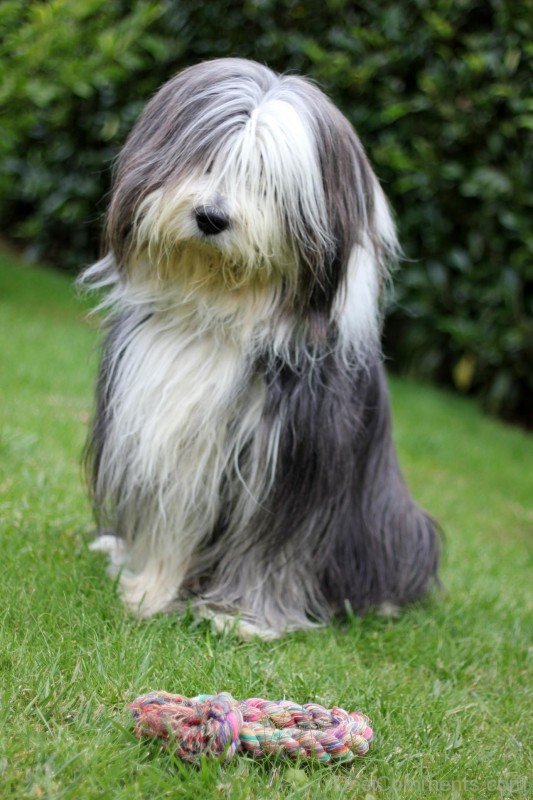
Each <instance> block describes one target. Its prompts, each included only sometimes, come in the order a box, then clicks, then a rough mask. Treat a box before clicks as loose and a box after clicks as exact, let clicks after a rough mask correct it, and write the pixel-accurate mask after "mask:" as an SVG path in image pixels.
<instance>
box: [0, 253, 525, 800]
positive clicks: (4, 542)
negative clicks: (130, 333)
mask: <svg viewBox="0 0 533 800" xmlns="http://www.w3.org/2000/svg"><path fill="white" fill-rule="evenodd" d="M84 311H85V309H84V307H83V304H82V303H81V302H80V301H79V300H78V299H76V297H75V294H74V291H73V289H72V288H71V285H70V284H69V283H68V281H67V280H65V279H64V278H63V277H62V276H60V275H56V274H54V273H52V272H47V271H44V270H37V269H30V268H26V267H21V266H19V265H17V264H15V263H14V262H13V260H12V259H9V258H7V257H2V258H0V337H1V351H2V355H1V371H0V375H1V379H0V402H1V408H2V430H1V439H0V487H1V491H0V495H1V505H0V531H1V532H0V536H1V542H0V554H1V559H2V565H1V568H2V572H1V575H2V578H1V581H0V620H1V621H0V725H1V728H0V730H1V733H0V797H1V798H2V800H4V799H5V798H17V799H18V798H25V797H28V798H73V799H74V798H76V800H77V799H78V798H122V799H123V800H126V798H127V800H135V799H136V798H150V800H156V799H157V798H163V797H169V798H191V800H202V798H211V797H215V798H219V797H220V798H236V799H237V798H241V799H242V800H244V798H269V800H271V799H272V800H273V799H274V798H328V799H329V798H337V797H343V798H350V799H352V798H366V800H372V799H373V798H374V799H376V798H387V800H389V798H393V799H394V798H411V797H421V798H422V797H424V798H448V797H466V798H492V797H504V798H507V797H513V798H518V797H520V798H526V797H527V796H528V787H527V786H526V775H527V774H528V755H529V753H530V751H529V750H528V726H529V724H530V720H531V717H530V712H531V703H528V678H529V677H530V673H528V667H527V661H526V658H527V639H528V633H529V632H530V628H531V618H530V617H527V616H526V609H527V603H528V599H530V597H531V595H530V593H529V587H530V583H531V573H529V574H528V573H527V571H526V570H527V565H526V561H527V557H528V538H527V537H528V535H530V534H531V522H532V508H531V483H530V481H531V474H532V469H533V459H532V448H531V438H530V437H528V436H527V435H526V434H525V433H524V432H522V431H521V430H518V429H512V428H508V427H505V426H503V425H501V424H499V423H497V422H495V421H492V420H490V419H487V418H485V417H483V416H482V415H481V414H480V412H479V411H478V410H477V408H476V407H475V406H474V405H472V404H471V403H470V402H468V401H465V400H463V399H461V398H457V397H454V396H451V395H449V394H446V393H443V392H440V391H438V390H435V389H433V388H428V387H426V386H423V385H420V384H417V383H412V382H409V381H403V380H402V381H398V380H395V381H393V382H392V393H393V406H394V417H395V431H396V440H397V443H398V448H399V451H400V457H401V461H402V463H403V467H404V470H405V473H406V476H407V478H408V481H409V484H410V486H411V487H412V489H413V492H414V493H415V495H416V497H417V498H418V499H419V501H420V502H421V503H422V504H424V505H425V506H426V507H427V508H428V509H429V510H430V511H431V512H432V513H433V514H434V515H435V516H436V517H437V518H438V519H439V520H441V522H442V524H443V527H444V529H445V531H446V540H447V541H446V550H445V557H444V564H443V570H442V578H443V582H444V585H445V592H444V593H443V595H442V596H441V597H435V598H433V599H431V600H430V601H428V602H427V603H425V604H424V605H423V606H418V607H414V608H411V609H409V610H408V611H406V612H405V613H404V614H403V615H402V616H401V617H400V618H399V619H396V620H390V619H389V620H386V619H383V618H379V617H376V616H368V617H366V618H364V619H359V618H357V619H353V620H350V621H348V622H347V623H338V624H336V625H334V626H332V627H329V628H326V629H323V630H319V631H316V632H311V633H301V634H293V635H290V636H288V637H286V638H285V639H283V640H281V641H278V642H274V643H263V642H251V643H250V642H249V643H242V642H239V641H237V640H235V639H234V638H232V637H227V638H217V637H215V636H214V635H213V634H212V633H211V631H210V629H209V626H208V625H207V624H206V623H202V624H200V625H195V624H194V623H193V621H192V620H190V619H185V620H180V619H178V618H176V617H174V616H159V617H157V618H155V619H152V620H149V621H144V622H138V621H136V620H134V619H132V618H131V617H130V616H129V615H128V614H127V613H126V612H125V611H124V609H123V607H122V605H121V602H120V600H119V599H118V597H117V594H116V587H115V586H114V585H113V583H112V581H111V580H110V579H109V578H108V577H107V576H106V574H105V569H104V562H103V559H102V557H101V556H100V555H99V554H96V553H91V552H89V550H88V549H87V544H88V542H89V541H90V538H91V532H92V522H91V515H90V510H89V507H88V504H87V501H86V498H85V492H84V488H83V484H82V479H81V470H80V466H79V462H80V452H81V449H82V446H83V440H84V437H85V431H86V426H87V420H88V418H89V415H90V408H91V397H92V384H93V379H94V372H95V367H96V359H97V349H96V347H95V345H96V344H97V341H98V336H97V334H96V332H95V330H94V329H91V327H90V326H89V325H88V324H87V323H86V322H85V321H84ZM528 624H529V630H528ZM154 688H156V689H157V688H159V689H167V690H170V691H172V690H175V691H179V692H182V693H184V694H188V695H189V694H190V695H192V694H195V693H198V692H211V691H215V690H217V689H218V690H222V689H225V690H228V691H231V692H232V693H233V694H234V695H236V696H237V697H249V696H252V695H263V696H266V697H270V698H278V697H281V696H286V697H290V698H292V699H294V700H296V701H300V702H303V701H305V700H307V699H316V700H317V701H318V702H321V703H324V704H326V705H333V704H340V705H342V706H344V707H348V708H354V707H355V708H362V709H364V710H366V712H367V713H368V714H369V715H370V716H371V718H372V720H373V724H374V727H375V730H376V742H375V745H374V747H373V749H372V751H371V753H370V754H369V756H368V757H367V758H366V759H363V760H361V761H358V762H357V763H356V764H355V766H353V767H351V768H333V769H327V768H321V767H317V766H316V765H307V766H304V765H297V766H294V765H291V764H287V763H284V762H279V761H277V762H276V761H274V762H273V761H271V762H268V763H267V762H262V763H257V762H254V761H252V760H250V759H248V758H246V757H239V758H236V759H235V760H234V761H233V762H232V763H231V764H230V765H228V766H220V765H218V764H216V763H204V764H203V765H202V766H201V767H200V768H199V769H197V768H194V767H190V766H184V765H182V764H180V763H178V762H177V761H176V759H175V758H173V757H172V755H170V754H168V753H165V752H164V751H161V750H160V749H158V748H157V747H155V746H151V745H147V744H146V743H144V744H141V743H139V742H137V741H136V739H135V738H134V737H133V735H132V733H131V720H130V718H129V712H128V710H127V703H128V702H129V701H130V700H132V699H133V698H134V697H135V696H136V695H137V694H139V693H142V692H145V691H148V690H149V689H154Z"/></svg>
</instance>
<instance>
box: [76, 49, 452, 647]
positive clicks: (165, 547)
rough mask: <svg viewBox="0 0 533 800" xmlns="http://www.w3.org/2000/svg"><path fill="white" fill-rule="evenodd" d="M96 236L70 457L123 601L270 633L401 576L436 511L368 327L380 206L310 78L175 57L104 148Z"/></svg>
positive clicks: (375, 601)
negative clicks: (401, 462)
mask: <svg viewBox="0 0 533 800" xmlns="http://www.w3.org/2000/svg"><path fill="white" fill-rule="evenodd" d="M104 245H105V249H104V252H105V255H104V257H103V258H102V259H101V260H100V261H99V262H97V263H96V264H95V265H93V266H91V267H89V268H88V269H87V270H86V271H85V273H84V274H83V276H82V281H83V282H84V283H85V284H86V285H88V286H90V287H93V288H99V289H105V293H104V294H105V300H104V301H103V305H104V306H105V307H106V308H107V309H108V318H107V324H108V330H107V338H106V339H105V344H104V348H103V354H102V359H101V366H100V372H99V378H98V383H97V399H96V412H95V417H94V423H93V425H92V430H91V432H90V435H89V442H88V450H87V454H88V455H87V462H88V465H89V476H90V485H91V494H92V499H93V503H94V507H95V512H96V516H97V520H98V523H99V525H100V530H101V532H102V535H101V536H100V538H99V539H97V540H96V542H95V545H94V547H95V549H100V550H104V551H106V552H107V553H108V554H109V558H110V568H111V569H112V570H115V571H118V572H119V573H120V576H119V578H118V583H119V586H120V591H121V594H122V596H123V598H124V600H125V602H126V603H127V605H128V606H129V607H130V608H131V609H133V610H134V611H135V612H136V613H138V614H140V615H141V616H149V615H151V614H154V613H156V612H159V611H166V610H170V609H176V608H177V609H179V608H184V607H189V608H192V609H194V610H196V611H197V612H198V613H199V614H200V615H201V616H210V617H211V618H212V619H213V620H214V621H215V624H216V626H217V627H218V628H224V626H226V625H227V623H228V622H231V621H233V620H235V621H236V625H237V628H238V633H240V634H241V635H242V636H251V635H255V634H257V635H259V636H262V637H264V638H274V637H277V636H280V635H282V634H284V633H286V632H288V631H294V630H299V629H306V628H310V627H312V626H314V625H317V624H323V623H325V622H327V621H328V620H330V619H331V618H332V617H333V616H335V615H338V614H343V613H346V611H348V612H349V613H352V612H353V613H359V612H365V611H367V610H368V609H372V608H378V607H382V606H386V607H390V606H392V607H398V606H402V605H404V604H406V603H409V602H412V601H414V600H417V599H418V598H420V597H422V596H423V595H424V594H425V593H426V591H427V590H428V589H429V588H430V587H431V586H432V584H434V583H435V581H436V580H437V578H436V576H437V568H438V560H439V532H438V527H437V525H436V524H435V522H434V521H433V520H432V519H431V518H430V517H429V516H428V515H427V514H426V513H425V512H424V511H422V510H421V509H420V508H419V507H418V506H417V505H416V503H415V502H414V500H413V499H412V497H411V496H410V494H409V492H408V490H407V488H406V486H405V483H404V480H403V478H402V475H401V472H400V469H399V466H398V463H397V459H396V455H395V451H394V446H393V442H392V437H391V421H390V411H389V400H388V393H387V384H386V378H385V375H384V368H383V359H382V355H381V350H380V328H381V316H382V313H381V305H382V303H381V297H382V294H383V288H384V286H385V284H386V281H387V275H388V271H389V266H390V265H391V263H393V262H394V261H395V259H396V258H397V257H398V252H399V249H398V244H397V239H396V234H395V226H394V223H393V220H392V216H391V212H390V210H389V207H388V204H387V200H386V198H385V196H384V193H383V191H382V189H381V187H380V184H379V182H378V180H377V178H376V177H375V175H374V173H373V171H372V169H371V167H370V164H369V161H368V159H367V156H366V154H365V152H364V150H363V147H362V145H361V142H360V140H359V138H358V137H357V135H356V133H355V131H354V130H353V128H352V127H351V125H350V124H349V122H348V121H347V119H346V118H345V117H344V116H343V115H342V114H341V112H340V111H339V110H338V109H337V108H336V107H335V106H334V104H333V103H332V102H331V101H330V100H329V99H328V98H327V97H326V96H325V94H323V93H322V91H321V90H320V89H319V88H317V86H315V85H314V84H313V83H312V82H311V81H309V80H307V79H304V78H302V77H298V76H294V75H283V74H277V73H275V72H273V71H272V70H271V69H269V68H268V67H266V66H263V65H261V64H258V63H255V62H253V61H247V60H243V59H238V58H228V59H218V60H213V61H208V62H205V63H201V64H198V65H196V66H192V67H190V68H187V69H185V70H183V71H182V72H180V73H178V74H177V75H176V76H175V77H174V78H172V79H171V80H170V81H169V82H168V83H166V84H165V85H164V86H163V87H162V88H161V89H160V90H159V91H158V92H157V93H156V94H155V96H154V97H153V98H152V99H151V100H150V101H149V103H148V104H147V106H146V108H145V110H144V112H143V113H142V115H141V117H140V119H139V120H138V122H137V124H136V125H135V126H134V128H133V130H132V131H131V133H130V135H129V138H128V139H127V141H126V143H125V145H124V147H123V149H122V151H121V153H120V155H119V157H118V161H117V165H116V169H115V174H114V183H113V189H112V195H111V200H110V205H109V209H108V213H107V218H106V223H105V233H104Z"/></svg>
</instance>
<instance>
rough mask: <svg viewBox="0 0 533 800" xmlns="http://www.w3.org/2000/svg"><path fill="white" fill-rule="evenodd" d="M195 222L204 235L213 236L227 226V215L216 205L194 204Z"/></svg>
mask: <svg viewBox="0 0 533 800" xmlns="http://www.w3.org/2000/svg"><path fill="white" fill-rule="evenodd" d="M194 215H195V217H196V224H197V225H198V227H199V228H200V230H201V231H202V233H205V234H206V236H215V235H216V234H217V233H222V231H225V230H226V228H228V227H229V217H228V216H227V214H224V212H223V211H221V210H220V208H217V207H216V206H196V208H195V209H194Z"/></svg>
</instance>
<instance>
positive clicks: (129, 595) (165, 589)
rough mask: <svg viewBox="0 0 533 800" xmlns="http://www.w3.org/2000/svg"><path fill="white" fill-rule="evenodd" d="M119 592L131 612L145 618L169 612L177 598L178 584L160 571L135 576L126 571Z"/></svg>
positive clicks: (148, 571)
mask: <svg viewBox="0 0 533 800" xmlns="http://www.w3.org/2000/svg"><path fill="white" fill-rule="evenodd" d="M119 591H120V594H121V596H122V599H123V601H124V603H125V604H126V606H127V607H128V608H129V610H130V611H131V612H132V613H133V614H135V616H137V617H140V618H145V617H151V616H153V615H154V614H157V613H158V612H159V611H167V610H169V608H170V606H171V604H172V601H173V600H174V599H175V597H176V582H175V580H171V579H170V578H169V577H168V576H165V575H164V573H162V572H161V571H159V570H154V569H152V570H145V571H144V572H141V573H138V574H135V573H132V572H130V571H129V570H127V569H125V570H123V572H122V573H121V575H120V578H119Z"/></svg>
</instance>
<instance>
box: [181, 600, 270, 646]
mask: <svg viewBox="0 0 533 800" xmlns="http://www.w3.org/2000/svg"><path fill="white" fill-rule="evenodd" d="M196 613H197V615H198V616H199V617H200V618H201V619H207V620H209V622H210V623H211V626H212V628H213V629H214V630H215V631H216V633H218V634H220V635H221V636H225V635H227V634H234V635H235V636H237V637H238V638H239V639H242V640H243V641H250V640H251V639H263V640H264V641H272V640H273V639H279V637H280V636H282V635H283V631H277V630H275V629H274V628H270V627H268V626H260V625H256V624H254V623H253V622H249V621H247V620H245V619H242V618H241V617H239V616H238V615H234V614H224V613H223V612H220V611H216V610H214V609H212V608H209V607H208V606H199V607H198V608H197V609H196Z"/></svg>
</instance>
